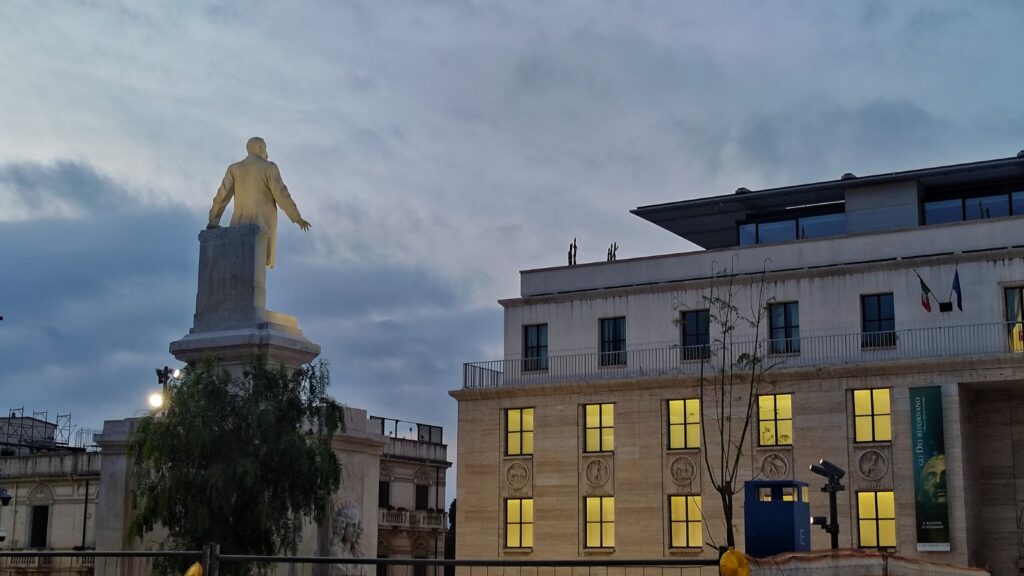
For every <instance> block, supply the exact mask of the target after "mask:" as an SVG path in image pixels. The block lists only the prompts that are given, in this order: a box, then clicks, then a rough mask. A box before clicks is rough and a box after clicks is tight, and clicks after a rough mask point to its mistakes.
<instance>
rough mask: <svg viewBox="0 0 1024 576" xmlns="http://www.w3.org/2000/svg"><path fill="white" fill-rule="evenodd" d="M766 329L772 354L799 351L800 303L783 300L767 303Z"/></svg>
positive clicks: (769, 349)
mask: <svg viewBox="0 0 1024 576" xmlns="http://www.w3.org/2000/svg"><path fill="white" fill-rule="evenodd" d="M768 330H769V333H770V338H771V341H770V342H769V344H770V345H769V348H768V351H769V352H770V353H772V354H796V353H798V352H800V304H799V303H798V302H785V303H782V304H769V305H768Z"/></svg>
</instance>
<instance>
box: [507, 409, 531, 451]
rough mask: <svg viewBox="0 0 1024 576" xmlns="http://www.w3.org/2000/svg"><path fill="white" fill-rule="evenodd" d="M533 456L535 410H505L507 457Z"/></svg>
mask: <svg viewBox="0 0 1024 576" xmlns="http://www.w3.org/2000/svg"><path fill="white" fill-rule="evenodd" d="M530 454H533V408H509V409H508V410H505V455H506V456H527V455H530Z"/></svg>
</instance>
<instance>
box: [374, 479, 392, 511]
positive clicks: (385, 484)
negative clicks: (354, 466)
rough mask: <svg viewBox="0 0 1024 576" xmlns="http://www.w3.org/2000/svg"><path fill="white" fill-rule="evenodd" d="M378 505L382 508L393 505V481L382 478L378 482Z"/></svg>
mask: <svg viewBox="0 0 1024 576" xmlns="http://www.w3.org/2000/svg"><path fill="white" fill-rule="evenodd" d="M377 506H378V507H380V508H389V507H390V506H391V482H389V481H387V480H381V481H380V483H379V484H377Z"/></svg>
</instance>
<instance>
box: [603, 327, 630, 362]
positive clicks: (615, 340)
mask: <svg viewBox="0 0 1024 576" xmlns="http://www.w3.org/2000/svg"><path fill="white" fill-rule="evenodd" d="M600 360H601V361H600V362H599V364H600V365H601V366H618V365H624V364H625V363H626V319H625V318H624V317H620V318H602V319H601V358H600Z"/></svg>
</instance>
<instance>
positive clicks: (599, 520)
mask: <svg viewBox="0 0 1024 576" xmlns="http://www.w3.org/2000/svg"><path fill="white" fill-rule="evenodd" d="M586 508H587V546H586V547H587V548H614V547H615V498H614V497H612V496H601V497H591V498H586Z"/></svg>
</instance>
